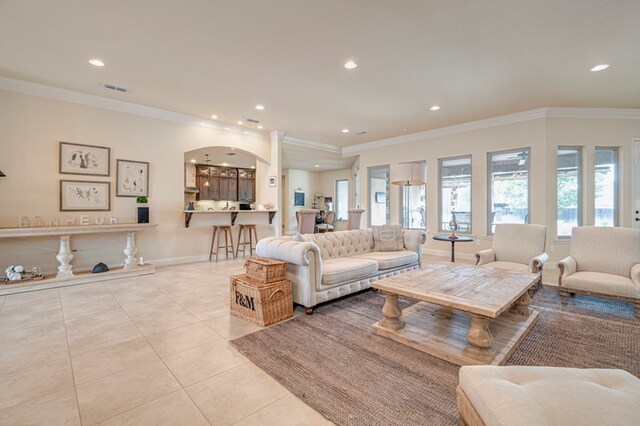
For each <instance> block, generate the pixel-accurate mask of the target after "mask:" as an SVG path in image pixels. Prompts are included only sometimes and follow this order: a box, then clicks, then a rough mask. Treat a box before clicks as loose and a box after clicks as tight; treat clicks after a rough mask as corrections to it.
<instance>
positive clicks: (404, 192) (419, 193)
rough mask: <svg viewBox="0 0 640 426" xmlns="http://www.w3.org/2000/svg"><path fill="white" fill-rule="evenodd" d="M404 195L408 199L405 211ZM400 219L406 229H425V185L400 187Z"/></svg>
mask: <svg viewBox="0 0 640 426" xmlns="http://www.w3.org/2000/svg"><path fill="white" fill-rule="evenodd" d="M405 197H406V198H407V200H408V202H407V204H406V205H407V209H406V210H407V211H406V212H405ZM400 221H401V222H400V223H401V224H402V227H403V228H406V229H426V227H427V220H426V202H425V185H408V186H404V185H403V186H401V187H400Z"/></svg>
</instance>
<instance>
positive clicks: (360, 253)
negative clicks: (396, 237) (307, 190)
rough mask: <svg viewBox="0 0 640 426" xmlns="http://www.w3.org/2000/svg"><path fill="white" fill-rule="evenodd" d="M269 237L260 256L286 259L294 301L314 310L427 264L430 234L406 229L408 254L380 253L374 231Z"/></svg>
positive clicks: (405, 246)
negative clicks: (424, 255) (424, 254)
mask: <svg viewBox="0 0 640 426" xmlns="http://www.w3.org/2000/svg"><path fill="white" fill-rule="evenodd" d="M304 237H305V238H306V239H308V241H296V240H295V239H294V237H270V238H265V239H262V240H260V241H259V242H258V245H257V247H256V251H257V253H258V256H264V257H270V258H274V259H280V260H284V261H285V262H287V263H288V265H287V278H288V279H290V280H291V282H292V286H293V301H294V302H295V303H297V304H299V305H302V306H304V307H305V308H307V313H308V314H310V313H312V312H313V307H314V306H316V305H317V304H319V303H322V302H326V301H328V300H333V299H336V298H338V297H342V296H345V295H347V294H351V293H355V292H358V291H360V290H364V289H367V288H369V287H371V282H372V281H375V280H378V279H381V278H385V277H389V276H392V275H395V274H399V273H401V272H404V271H409V270H412V269H417V268H419V267H420V266H422V244H424V243H425V241H426V239H427V234H426V233H425V232H424V231H420V230H404V231H403V240H404V248H405V250H401V251H388V252H375V251H373V250H374V244H373V233H372V231H371V229H357V230H351V231H339V232H329V233H324V234H306V235H305V236H304Z"/></svg>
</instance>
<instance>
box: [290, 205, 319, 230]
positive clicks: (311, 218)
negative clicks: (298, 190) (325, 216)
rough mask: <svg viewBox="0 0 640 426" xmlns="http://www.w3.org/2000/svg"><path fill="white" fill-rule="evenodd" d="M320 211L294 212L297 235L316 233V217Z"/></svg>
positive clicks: (303, 210) (305, 210) (301, 210)
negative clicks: (296, 222) (296, 221)
mask: <svg viewBox="0 0 640 426" xmlns="http://www.w3.org/2000/svg"><path fill="white" fill-rule="evenodd" d="M319 212H320V210H316V209H300V210H298V211H297V212H296V219H297V220H298V234H313V233H314V232H315V231H316V215H317V214H318V213H319Z"/></svg>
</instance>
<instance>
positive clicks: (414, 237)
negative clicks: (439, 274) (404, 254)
mask: <svg viewBox="0 0 640 426" xmlns="http://www.w3.org/2000/svg"><path fill="white" fill-rule="evenodd" d="M402 239H403V242H404V248H405V249H407V250H410V251H413V252H416V253H417V254H418V264H419V265H420V267H421V268H422V245H423V244H424V243H426V242H427V233H426V232H425V231H422V230H420V229H405V230H403V232H402Z"/></svg>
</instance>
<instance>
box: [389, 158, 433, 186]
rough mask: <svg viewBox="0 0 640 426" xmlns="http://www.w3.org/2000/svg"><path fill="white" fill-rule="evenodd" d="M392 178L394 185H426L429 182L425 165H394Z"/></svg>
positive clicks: (391, 171) (391, 173) (391, 172)
mask: <svg viewBox="0 0 640 426" xmlns="http://www.w3.org/2000/svg"><path fill="white" fill-rule="evenodd" d="M390 177H391V183H392V184H394V185H424V184H425V183H426V182H427V166H426V165H425V164H424V163H401V164H393V165H392V166H391V170H390Z"/></svg>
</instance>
